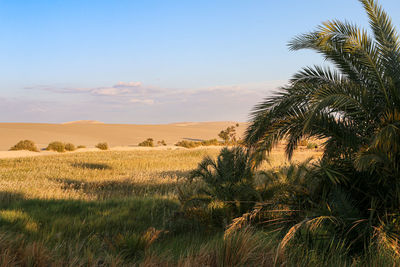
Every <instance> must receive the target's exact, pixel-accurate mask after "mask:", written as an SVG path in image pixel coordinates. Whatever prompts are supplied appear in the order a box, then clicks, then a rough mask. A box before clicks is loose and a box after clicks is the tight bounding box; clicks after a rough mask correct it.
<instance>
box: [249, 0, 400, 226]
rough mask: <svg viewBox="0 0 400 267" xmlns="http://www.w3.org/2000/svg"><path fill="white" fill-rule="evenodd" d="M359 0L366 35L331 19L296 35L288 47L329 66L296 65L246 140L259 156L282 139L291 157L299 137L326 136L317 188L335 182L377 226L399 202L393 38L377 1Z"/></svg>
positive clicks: (255, 116)
mask: <svg viewBox="0 0 400 267" xmlns="http://www.w3.org/2000/svg"><path fill="white" fill-rule="evenodd" d="M360 2H361V3H362V5H363V7H364V9H365V11H366V13H367V14H368V17H369V22H370V26H371V30H372V36H371V35H370V34H369V33H368V32H367V31H366V30H364V29H361V28H359V27H357V26H356V25H354V24H352V23H349V22H341V21H338V20H332V21H327V22H325V23H323V24H322V25H321V26H319V27H318V28H317V29H316V30H315V31H313V32H310V33H307V34H303V35H300V36H297V37H295V38H294V39H293V40H292V41H291V42H290V43H289V48H290V49H291V50H299V49H311V50H314V51H316V52H317V53H320V54H321V55H322V56H323V57H324V58H325V59H326V60H327V61H328V62H330V63H331V64H330V65H331V66H330V67H321V66H313V67H306V68H303V69H302V70H300V71H299V72H298V73H296V74H295V75H294V76H293V78H292V79H291V81H290V84H289V85H288V86H286V87H283V88H281V89H280V90H279V91H278V92H277V93H276V94H275V95H274V96H272V97H268V98H266V99H265V100H264V101H263V102H261V103H259V104H258V105H257V106H256V107H255V108H254V110H253V112H252V115H251V124H250V126H249V127H248V129H247V132H246V137H245V142H246V143H247V145H248V146H249V147H250V148H251V150H252V151H254V153H255V154H257V153H258V154H263V153H268V152H270V151H271V149H272V148H273V147H274V146H275V145H277V143H278V142H279V141H281V140H283V139H286V140H287V144H286V154H287V156H288V158H289V159H290V158H291V157H292V155H293V152H294V150H295V149H296V147H297V146H298V144H299V142H300V140H302V139H303V138H308V137H315V138H320V139H323V140H325V141H324V155H323V158H322V160H321V163H320V168H319V170H320V171H322V172H323V173H325V176H324V177H325V178H326V179H327V181H328V183H325V184H324V186H328V189H329V186H330V188H333V187H335V190H337V188H338V187H340V190H341V191H343V192H345V194H346V195H349V196H350V197H351V198H352V199H353V200H354V201H353V203H356V204H355V205H356V206H357V208H359V209H360V210H361V211H363V216H364V217H365V218H369V220H368V222H369V224H370V225H371V226H373V225H375V226H376V225H377V224H378V223H379V222H381V221H382V220H383V218H386V217H385V216H387V215H388V214H393V213H395V214H399V213H398V211H399V207H400V41H399V35H398V33H397V32H396V30H395V28H394V27H393V25H392V22H391V20H390V18H389V17H388V15H387V14H386V12H385V11H384V10H383V9H382V7H381V6H379V5H378V4H377V2H376V1H374V0H360ZM326 195H327V196H329V192H327V194H326ZM396 216H397V215H396Z"/></svg>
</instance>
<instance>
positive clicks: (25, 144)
mask: <svg viewBox="0 0 400 267" xmlns="http://www.w3.org/2000/svg"><path fill="white" fill-rule="evenodd" d="M10 150H29V151H34V152H39V149H38V148H37V146H36V145H35V143H34V142H33V141H31V140H22V141H19V142H18V143H17V144H16V145H15V146H13V147H12V148H10Z"/></svg>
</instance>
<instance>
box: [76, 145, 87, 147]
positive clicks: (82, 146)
mask: <svg viewBox="0 0 400 267" xmlns="http://www.w3.org/2000/svg"><path fill="white" fill-rule="evenodd" d="M77 148H86V146H84V145H79V146H77Z"/></svg>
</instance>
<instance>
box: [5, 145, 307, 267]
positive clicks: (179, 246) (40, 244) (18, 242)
mask: <svg viewBox="0 0 400 267" xmlns="http://www.w3.org/2000/svg"><path fill="white" fill-rule="evenodd" d="M220 149H221V147H208V148H197V149H190V150H189V149H181V150H157V149H156V148H154V149H149V150H141V151H97V152H82V153H65V154H57V155H48V156H41V157H27V158H17V159H0V177H1V179H0V241H1V238H2V235H3V234H4V235H3V236H5V237H7V242H9V243H7V244H9V245H6V247H4V250H3V249H2V248H1V247H0V253H1V252H2V251H3V252H4V253H6V252H7V253H8V254H4V253H3V255H4V256H3V258H1V257H0V258H1V259H0V265H1V264H2V263H4V262H10V263H12V264H13V263H14V262H15V261H18V262H21V264H22V265H23V264H25V263H26V262H27V261H29V260H30V259H31V258H32V259H33V258H34V259H35V262H37V263H38V264H37V266H40V265H41V264H42V265H44V266H48V265H53V266H57V265H58V266H60V265H63V266H98V265H101V263H102V264H106V266H108V265H113V264H116V266H121V265H123V264H128V266H129V264H130V265H132V264H131V263H132V262H136V261H137V260H140V259H143V260H145V262H144V263H143V264H144V265H148V266H151V265H152V264H155V265H157V264H156V263H155V262H157V261H158V260H157V258H158V259H160V260H161V261H160V262H159V263H160V264H161V265H165V264H166V263H167V262H166V258H165V257H163V256H162V255H164V254H167V255H170V256H171V259H168V261H169V260H170V261H171V266H174V265H176V264H177V263H179V264H180V265H182V266H189V265H190V264H191V263H192V264H194V263H195V262H198V263H199V264H201V263H204V262H208V261H209V260H211V262H218V263H219V262H222V263H227V264H228V263H232V262H235V263H236V262H239V263H240V262H241V260H242V259H246V258H245V257H251V258H252V259H255V256H254V255H253V251H255V250H257V251H258V249H259V247H254V248H253V247H251V246H250V245H248V244H247V243H243V242H242V239H240V238H239V239H237V240H236V239H226V240H225V241H223V240H222V236H221V233H217V234H215V233H208V234H207V233H203V232H198V231H195V230H190V229H189V230H188V231H189V232H188V231H186V232H185V234H184V235H181V234H179V233H177V234H172V233H171V234H169V235H168V236H167V237H161V238H160V240H158V239H159V236H162V234H163V233H164V231H161V230H163V229H170V227H171V218H173V217H174V214H176V213H179V209H180V206H179V201H178V191H177V185H178V184H180V183H184V182H185V180H184V179H181V178H183V177H186V176H187V174H188V172H189V171H190V170H192V169H194V168H195V167H196V166H197V164H198V163H199V162H200V161H201V160H202V159H203V157H204V156H205V155H210V156H213V157H214V156H217V155H218V153H219V151H220ZM274 153H275V152H274ZM274 153H273V158H272V160H271V163H272V167H274V166H278V165H282V164H284V162H285V160H284V156H283V155H281V154H282V152H280V153H275V154H274ZM310 153H311V152H310V151H309V150H307V157H308V156H309V154H310ZM303 154H304V153H300V154H299V155H298V156H296V159H297V160H301V159H302V158H304V157H306V155H305V154H304V155H303ZM278 155H279V156H278ZM266 167H267V168H270V167H271V166H270V165H268V166H266ZM172 227H179V226H176V225H172ZM185 229H186V228H185ZM215 236H216V237H217V238H218V240H219V241H218V242H219V243H217V244H216V245H215V246H211V247H210V246H209V245H208V243H210V241H211V243H210V244H212V242H213V240H214V239H215ZM17 237H18V238H17ZM249 238H250V237H249ZM144 241H146V242H144ZM231 241H232V242H231ZM221 242H222V243H221ZM153 243H154V244H153ZM5 244H6V243H5ZM149 244H151V247H150V245H149ZM194 244H197V245H194ZM218 244H219V245H218ZM254 245H256V244H255V243H254ZM197 247H198V248H202V251H203V252H204V253H203V252H201V253H200V254H199V253H197V252H198V251H197V250H196V248H197ZM246 249H247V250H249V251H247V250H246ZM188 250H189V251H190V250H193V251H194V252H193V253H192V254H190V255H189V254H187V253H188ZM22 252H23V253H22ZM242 252H243V253H242ZM21 253H22V254H21ZM149 253H150V254H151V255H153V257H150V258H149V257H147V255H150V254H149ZM182 253H185V255H186V256H182ZM209 253H210V254H209ZM263 253H264V252H263ZM31 254H32V255H33V256H32V255H31ZM242 254H243V255H242ZM256 254H257V255H264V254H258V253H256ZM240 255H241V256H240ZM174 257H175V258H174ZM202 257H205V258H204V259H203V258H202ZM209 257H211V258H209ZM257 257H258V256H257ZM257 259H258V258H257ZM14 260H15V261H14ZM192 260H193V261H192ZM49 262H50V263H51V264H47V263H49Z"/></svg>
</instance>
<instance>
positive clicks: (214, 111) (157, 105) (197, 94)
mask: <svg viewBox="0 0 400 267" xmlns="http://www.w3.org/2000/svg"><path fill="white" fill-rule="evenodd" d="M285 83H287V81H265V82H258V83H247V84H232V85H217V86H209V87H202V88H191V89H190V88H188V89H176V88H161V87H155V86H149V85H146V84H143V83H141V82H135V81H133V82H117V83H115V84H114V85H112V86H103V87H93V88H73V87H56V86H43V85H42V86H34V87H29V88H26V89H30V90H44V91H46V92H49V93H48V94H46V99H47V100H51V99H53V101H54V102H53V105H51V104H48V103H46V104H44V103H42V104H41V105H34V103H40V102H41V100H42V98H41V97H40V94H37V95H32V96H31V97H32V99H30V100H31V102H30V103H29V104H28V105H26V104H27V103H25V104H22V102H21V103H15V102H14V104H15V105H10V104H8V105H3V106H1V105H0V114H13V113H14V114H17V113H20V117H21V116H24V118H27V120H29V118H31V119H30V120H36V121H37V120H38V119H39V118H40V120H42V121H55V119H54V118H59V120H60V122H63V121H71V120H81V119H96V120H100V121H105V122H114V123H132V122H133V123H165V122H171V121H204V120H206V121H212V120H234V121H245V120H247V118H248V114H249V113H250V110H251V109H252V108H253V107H254V105H256V104H257V103H258V102H260V101H261V100H262V99H263V98H264V97H265V96H266V95H267V94H268V93H271V92H272V91H275V90H276V89H277V88H278V87H280V86H282V85H284V84H285ZM60 93H62V94H69V96H68V97H62V98H60V97H59V96H58V94H60ZM83 96H84V97H83ZM33 98H36V99H33ZM0 102H1V101H0ZM17 102H18V101H17ZM17 106H19V107H24V108H23V110H24V111H25V112H24V114H22V113H21V110H19V111H18V110H16V109H15V107H17ZM6 107H8V108H6ZM28 107H29V108H28ZM11 110H13V112H11ZM43 110H46V111H47V112H43ZM27 114H29V115H27ZM3 117H4V116H3ZM6 117H7V120H8V121H10V120H11V121H12V117H11V116H6ZM47 117H48V118H49V119H45V118H47ZM0 118H1V116H0ZM3 120H4V118H3Z"/></svg>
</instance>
